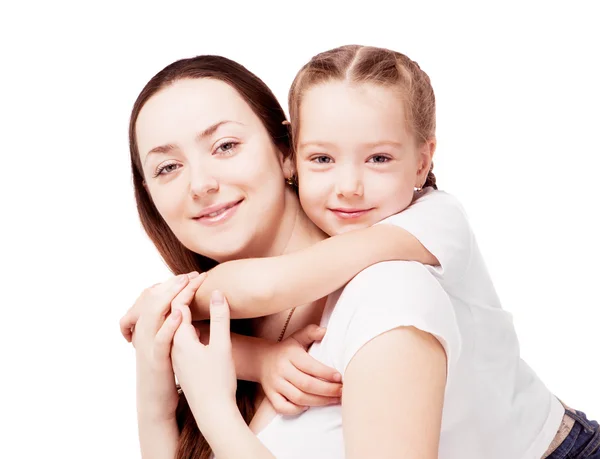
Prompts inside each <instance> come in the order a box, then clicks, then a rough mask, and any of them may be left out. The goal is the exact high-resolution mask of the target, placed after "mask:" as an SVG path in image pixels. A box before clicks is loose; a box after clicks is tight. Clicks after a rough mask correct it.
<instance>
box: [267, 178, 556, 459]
mask: <svg viewBox="0 0 600 459" xmlns="http://www.w3.org/2000/svg"><path fill="white" fill-rule="evenodd" d="M381 223H383V224H385V223H390V224H393V225H397V226H400V227H402V228H405V229H406V230H408V231H409V232H410V233H412V234H413V235H414V236H416V237H417V238H418V239H419V240H420V242H421V243H422V244H423V245H424V246H425V247H427V249H428V250H429V251H430V252H431V253H432V254H433V255H435V256H436V257H437V259H438V260H439V261H440V265H441V266H439V267H429V266H427V267H425V266H423V265H421V264H419V263H416V262H402V261H394V262H386V263H379V264H377V265H374V266H371V267H370V268H367V269H366V270H364V271H363V272H361V273H360V274H359V275H357V276H356V277H355V278H354V279H353V280H352V281H351V282H350V283H348V285H347V286H346V287H345V288H343V289H341V290H340V291H338V292H336V293H334V294H332V295H330V297H329V299H328V303H327V306H326V308H325V312H324V315H323V318H322V321H321V325H322V326H325V327H327V332H326V335H325V337H324V339H323V340H322V341H321V342H319V343H315V344H314V345H313V346H312V347H311V349H310V351H309V352H310V354H311V355H312V356H313V357H315V358H316V359H317V360H320V361H321V362H323V363H324V364H326V365H329V366H331V367H333V368H336V369H337V370H338V371H340V372H341V373H342V375H344V372H345V369H346V366H347V365H348V363H349V362H350V360H351V359H352V357H353V356H354V355H355V353H356V352H357V351H358V350H359V349H360V348H361V347H362V346H363V345H364V344H365V343H367V342H368V341H370V340H371V339H373V338H374V337H376V336H378V335H380V334H382V333H384V332H386V331H389V330H391V329H394V328H397V327H399V326H409V325H410V326H414V327H416V328H419V329H421V330H423V331H426V332H428V333H431V334H433V335H435V336H436V337H437V338H438V339H439V340H440V342H441V343H442V345H443V346H444V349H445V350H446V353H447V357H448V359H447V360H448V379H447V384H446V393H445V401H444V409H443V416H442V430H441V436H440V449H439V457H440V458H441V459H482V458H485V459H507V458H510V459H539V458H541V457H542V455H543V454H544V452H545V451H546V449H547V448H548V445H549V444H550V443H551V441H552V439H553V438H554V435H555V434H556V431H557V430H558V427H559V425H560V422H561V419H562V416H563V414H564V409H563V407H562V405H561V404H560V402H559V401H558V400H557V399H556V398H555V397H554V396H553V395H552V394H551V393H550V392H549V390H548V389H547V388H546V387H545V386H544V384H543V383H542V382H541V381H540V379H539V378H538V377H537V376H536V374H535V373H534V372H533V371H532V370H531V369H530V368H529V367H528V366H527V364H526V363H525V362H523V361H522V360H521V359H520V357H519V343H518V340H517V336H516V334H515V330H514V327H513V322H512V317H511V315H510V314H509V313H507V312H506V311H504V310H503V309H502V308H501V306H500V301H499V300H498V297H497V295H496V292H495V289H494V287H493V284H492V282H491V279H490V277H489V275H488V272H487V269H486V267H485V264H484V262H483V259H482V257H481V254H480V252H479V249H478V247H477V243H476V241H475V238H474V236H473V234H472V231H471V228H470V226H469V223H468V220H467V218H466V215H465V213H464V211H463V209H462V206H461V205H460V204H459V203H458V201H457V200H456V199H455V198H453V197H452V196H450V195H448V194H447V193H444V192H442V191H434V190H433V189H427V190H425V191H424V192H423V193H421V195H420V196H419V197H418V199H417V200H416V201H415V202H414V203H413V204H412V205H411V206H410V207H409V208H408V209H406V210H404V211H403V212H401V213H399V214H396V215H393V216H391V217H389V218H387V219H385V220H384V221H382V222H381ZM258 438H259V439H260V440H261V441H262V442H263V443H264V444H265V445H266V446H267V447H268V448H269V449H270V450H271V451H272V453H273V454H274V455H275V457H277V458H278V459H292V458H293V459H300V458H307V457H310V458H315V459H318V458H323V459H325V458H327V459H338V458H339V459H343V458H344V457H345V454H344V442H343V436H342V412H341V407H340V406H326V407H319V408H310V409H309V410H307V411H306V412H304V413H303V414H301V415H299V416H294V417H284V416H281V415H277V416H275V418H274V419H273V420H272V421H271V422H270V423H269V424H268V425H267V426H266V427H265V428H264V429H263V430H262V431H261V432H260V433H259V435H258Z"/></svg>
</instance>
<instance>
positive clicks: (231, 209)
mask: <svg viewBox="0 0 600 459" xmlns="http://www.w3.org/2000/svg"><path fill="white" fill-rule="evenodd" d="M242 201H243V199H242V200H240V201H237V202H235V203H233V204H232V205H230V206H227V207H223V208H221V209H219V210H217V211H215V212H211V213H209V214H207V215H204V216H202V217H198V218H194V220H195V221H197V222H198V223H201V224H202V225H206V226H213V225H218V224H221V223H223V222H225V221H226V220H228V219H229V218H231V217H232V216H233V215H234V214H235V213H236V211H237V209H238V207H239V206H240V204H241V203H242Z"/></svg>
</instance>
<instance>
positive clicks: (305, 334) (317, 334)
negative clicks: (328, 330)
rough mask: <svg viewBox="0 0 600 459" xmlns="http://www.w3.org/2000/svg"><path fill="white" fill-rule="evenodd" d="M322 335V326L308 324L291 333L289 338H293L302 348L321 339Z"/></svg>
mask: <svg viewBox="0 0 600 459" xmlns="http://www.w3.org/2000/svg"><path fill="white" fill-rule="evenodd" d="M323 336H325V329H324V328H323V327H319V326H318V325H316V324H310V325H308V326H306V327H304V328H302V329H300V330H298V331H297V332H295V333H294V334H292V335H291V336H290V337H289V339H295V340H296V341H298V343H299V344H300V345H301V346H302V347H303V348H304V349H308V348H309V346H310V345H311V344H312V343H313V342H315V341H319V340H321V339H323Z"/></svg>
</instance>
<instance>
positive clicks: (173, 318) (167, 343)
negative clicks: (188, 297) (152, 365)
mask: <svg viewBox="0 0 600 459" xmlns="http://www.w3.org/2000/svg"><path fill="white" fill-rule="evenodd" d="M180 324H181V311H179V310H175V311H173V312H172V313H171V315H170V316H169V318H168V319H167V320H165V322H164V323H163V324H162V326H161V327H160V329H159V330H158V333H156V337H155V338H154V355H155V357H156V358H157V359H158V360H159V361H161V360H167V359H168V358H169V356H170V354H171V344H172V343H173V336H175V332H176V331H177V328H178V327H179V325H180Z"/></svg>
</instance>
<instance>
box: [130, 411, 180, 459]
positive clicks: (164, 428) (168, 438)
mask: <svg viewBox="0 0 600 459" xmlns="http://www.w3.org/2000/svg"><path fill="white" fill-rule="evenodd" d="M138 436H139V440H140V450H141V454H142V456H141V457H142V459H152V458H156V459H164V458H174V457H175V453H176V452H177V443H178V441H179V429H178V427H177V421H176V420H175V419H173V420H171V421H155V420H152V419H147V418H145V417H144V416H143V415H138Z"/></svg>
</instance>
